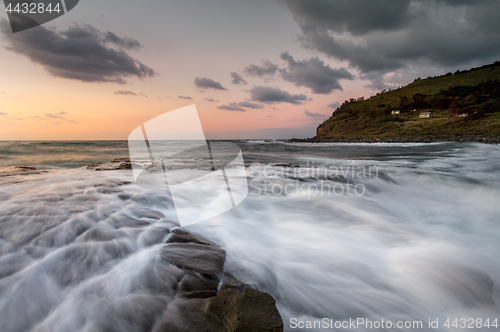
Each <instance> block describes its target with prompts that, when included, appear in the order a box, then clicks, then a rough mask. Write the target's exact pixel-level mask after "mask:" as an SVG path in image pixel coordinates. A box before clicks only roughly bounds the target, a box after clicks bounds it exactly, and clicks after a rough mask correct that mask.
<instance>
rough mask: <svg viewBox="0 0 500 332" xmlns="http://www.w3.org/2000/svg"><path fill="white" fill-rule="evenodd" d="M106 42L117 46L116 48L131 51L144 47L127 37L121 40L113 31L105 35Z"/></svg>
mask: <svg viewBox="0 0 500 332" xmlns="http://www.w3.org/2000/svg"><path fill="white" fill-rule="evenodd" d="M104 42H105V43H112V44H115V45H116V46H119V47H121V48H124V49H129V50H138V49H139V48H141V47H142V45H141V44H140V43H139V41H137V40H135V39H132V38H127V37H125V38H120V37H118V36H117V35H115V34H114V33H113V32H111V31H108V32H106V33H105V34H104Z"/></svg>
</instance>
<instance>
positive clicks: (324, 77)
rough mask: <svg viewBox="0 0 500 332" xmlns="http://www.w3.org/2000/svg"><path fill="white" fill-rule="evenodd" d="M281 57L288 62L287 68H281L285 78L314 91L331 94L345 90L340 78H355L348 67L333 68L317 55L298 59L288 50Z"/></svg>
mask: <svg viewBox="0 0 500 332" xmlns="http://www.w3.org/2000/svg"><path fill="white" fill-rule="evenodd" d="M280 57H281V59H282V60H284V61H286V62H287V68H286V69H280V73H281V77H282V78H283V80H285V81H288V82H292V83H294V84H295V85H296V86H304V87H307V88H310V89H311V90H312V92H314V93H318V94H330V93H331V92H332V91H333V90H343V89H342V86H341V85H340V83H339V80H341V79H347V80H353V79H354V76H353V75H352V74H351V73H349V72H348V71H347V69H345V68H339V69H333V68H331V67H330V66H329V65H326V64H325V63H324V62H323V61H322V60H320V59H319V58H317V57H314V58H310V59H309V60H303V61H297V60H295V59H294V58H293V57H292V56H291V55H290V54H289V53H288V52H284V53H282V54H281V56H280Z"/></svg>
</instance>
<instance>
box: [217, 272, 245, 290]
mask: <svg viewBox="0 0 500 332" xmlns="http://www.w3.org/2000/svg"><path fill="white" fill-rule="evenodd" d="M248 287H250V285H248V284H245V283H243V282H241V281H239V280H238V279H236V278H235V277H233V275H231V274H229V273H225V274H224V279H223V280H222V287H221V289H227V288H236V289H239V290H243V289H245V288H248Z"/></svg>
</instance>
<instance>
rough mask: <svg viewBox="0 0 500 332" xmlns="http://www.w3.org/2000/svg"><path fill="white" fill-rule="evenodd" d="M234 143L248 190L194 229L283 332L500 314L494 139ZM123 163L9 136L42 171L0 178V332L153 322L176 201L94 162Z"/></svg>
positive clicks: (7, 151) (498, 167)
mask: <svg viewBox="0 0 500 332" xmlns="http://www.w3.org/2000/svg"><path fill="white" fill-rule="evenodd" d="M232 143H235V144H237V145H238V146H239V147H240V149H241V151H242V155H243V159H244V162H245V171H246V178H247V183H248V196H247V197H246V198H245V199H244V200H243V201H242V202H241V203H240V204H238V205H237V206H235V207H234V208H232V209H230V210H228V211H226V212H224V213H222V214H220V215H217V216H214V217H212V218H210V219H208V220H205V221H202V222H198V223H195V224H192V225H189V226H186V229H188V230H189V231H191V232H193V233H195V234H199V235H200V236H202V237H204V238H206V239H209V240H211V241H213V242H215V243H217V244H219V245H220V246H221V247H222V248H223V249H224V250H225V251H226V263H225V270H226V271H227V272H230V273H231V274H232V275H234V276H235V277H236V278H237V279H238V280H241V281H243V282H245V283H247V284H248V285H251V286H252V287H253V288H256V289H259V290H261V291H264V292H267V293H269V294H271V295H272V296H273V297H274V298H275V299H276V301H277V307H278V309H279V311H280V314H281V316H282V318H283V322H284V326H285V331H333V330H337V331H347V330H352V329H353V328H352V325H347V324H345V322H349V321H350V320H351V321H352V320H357V319H359V320H360V322H361V319H362V320H363V321H364V322H365V323H366V322H367V321H371V322H372V325H373V323H374V322H375V327H373V326H371V325H366V324H364V325H363V324H361V325H359V326H356V330H359V331H371V330H395V331H398V330H401V331H403V330H404V331H412V330H414V331H449V330H450V329H449V328H448V327H446V326H445V324H446V322H447V321H449V324H450V325H451V324H452V323H453V321H454V320H455V319H457V322H458V325H460V324H461V319H465V321H466V325H469V324H470V322H471V319H473V321H474V324H473V325H474V326H475V328H474V329H475V330H484V331H490V330H492V329H491V328H486V327H485V325H484V323H485V322H486V321H487V320H488V322H489V324H491V323H493V322H494V321H495V319H497V321H498V320H499V319H500V310H499V308H500V288H499V284H500V255H499V254H498V253H499V252H500V241H499V239H500V204H499V202H500V146H499V145H486V144H478V143H454V142H442V143H404V144H403V143H401V144H389V143H373V144H368V143H366V144H363V143H323V144H313V143H286V142H275V141H261V140H254V141H248V140H247V141H232ZM127 156H128V146H127V142H126V141H51V142H49V141H43V142H23V141H20V142H0V167H6V166H16V165H30V166H35V167H36V168H37V169H38V170H44V171H45V172H43V173H41V174H32V175H26V176H9V177H4V178H0V324H1V325H0V331H2V332H14V331H16V332H17V331H37V332H38V331H51V332H57V331H61V332H63V331H85V332H87V331H100V330H102V331H104V330H106V331H124V332H125V331H148V330H149V329H148V328H150V327H151V326H150V325H151V324H153V323H154V321H155V320H157V319H158V315H159V312H161V310H162V308H164V306H165V305H166V304H168V302H169V301H171V298H170V297H169V295H168V294H169V290H165V289H162V292H163V293H161V292H159V291H158V287H159V286H158V285H159V284H161V282H162V278H164V277H165V276H164V275H161V273H160V272H162V271H160V270H158V264H157V261H158V259H159V251H160V249H161V248H162V246H164V243H165V240H166V234H167V233H168V230H167V227H166V226H165V224H163V223H162V222H160V221H161V220H162V219H161V218H165V219H169V220H173V221H177V220H178V217H177V214H176V210H175V208H174V204H173V203H172V197H171V194H170V193H169V192H164V191H161V190H157V189H154V188H153V189H152V188H144V187H141V186H138V185H136V184H135V183H134V177H133V175H132V171H131V170H114V171H105V172H96V171H94V170H88V169H87V168H86V166H87V165H88V164H94V163H98V162H109V161H110V160H112V159H114V158H118V157H127ZM188 162H189V163H190V165H192V160H190V161H186V163H188ZM185 199H186V200H187V202H196V201H198V200H202V199H203V197H201V194H200V195H196V194H193V195H191V196H190V197H187V198H185ZM144 320H146V321H148V322H149V323H148V324H149V325H148V324H146V325H147V326H149V327H144V326H145V325H144V324H142V322H143V321H144ZM381 320H384V322H386V323H387V322H391V324H393V325H391V328H385V329H384V328H381V327H379V328H377V327H376V326H377V325H376V324H377V323H376V322H379V324H380V321H381ZM436 321H438V325H437V327H435V325H433V324H434V322H436ZM398 322H402V324H403V325H401V326H403V327H400V328H398V327H396V326H397V324H398ZM408 322H411V323H408ZM414 322H422V326H419V325H414ZM431 322H432V324H431ZM479 322H481V323H480V324H479ZM314 324H316V325H314ZM405 324H410V325H412V326H411V327H408V326H409V325H407V326H406V328H405V327H404V326H405ZM386 326H387V325H386ZM451 329H453V327H451ZM493 330H494V329H493Z"/></svg>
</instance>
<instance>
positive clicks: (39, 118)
mask: <svg viewBox="0 0 500 332" xmlns="http://www.w3.org/2000/svg"><path fill="white" fill-rule="evenodd" d="M28 119H32V120H35V121H41V120H45V118H42V117H39V116H38V115H36V116H30V117H28Z"/></svg>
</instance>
